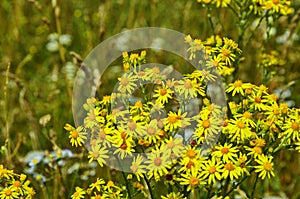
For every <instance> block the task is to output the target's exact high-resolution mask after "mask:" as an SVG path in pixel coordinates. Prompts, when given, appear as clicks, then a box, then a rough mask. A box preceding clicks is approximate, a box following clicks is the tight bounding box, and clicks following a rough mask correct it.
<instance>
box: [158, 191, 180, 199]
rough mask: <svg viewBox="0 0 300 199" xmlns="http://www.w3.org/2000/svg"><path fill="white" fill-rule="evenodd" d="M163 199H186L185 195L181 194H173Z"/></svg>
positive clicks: (162, 197) (162, 198)
mask: <svg viewBox="0 0 300 199" xmlns="http://www.w3.org/2000/svg"><path fill="white" fill-rule="evenodd" d="M161 199H186V197H184V195H183V194H181V193H180V192H178V193H175V192H171V193H169V194H167V195H166V196H161Z"/></svg>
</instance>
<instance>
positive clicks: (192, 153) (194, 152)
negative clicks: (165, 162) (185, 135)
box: [178, 146, 206, 173]
mask: <svg viewBox="0 0 300 199" xmlns="http://www.w3.org/2000/svg"><path fill="white" fill-rule="evenodd" d="M205 159H206V157H203V154H201V151H200V150H198V149H196V148H195V147H192V146H188V147H187V148H186V149H185V151H184V153H183V154H182V159H181V161H180V165H181V168H180V169H179V170H178V172H186V173H188V172H190V171H191V170H192V169H195V170H199V169H200V168H201V164H202V163H203V161H204V160H205Z"/></svg>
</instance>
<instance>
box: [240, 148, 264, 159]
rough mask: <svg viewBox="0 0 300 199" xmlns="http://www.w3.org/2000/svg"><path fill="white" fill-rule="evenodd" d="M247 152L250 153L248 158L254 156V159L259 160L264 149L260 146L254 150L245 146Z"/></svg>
mask: <svg viewBox="0 0 300 199" xmlns="http://www.w3.org/2000/svg"><path fill="white" fill-rule="evenodd" d="M244 147H245V149H246V150H247V151H250V152H249V153H247V155H248V156H250V155H253V157H254V158H257V157H258V156H260V155H262V154H263V151H262V148H261V147H259V146H255V147H253V148H251V147H248V146H244Z"/></svg>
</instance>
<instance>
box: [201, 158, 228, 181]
mask: <svg viewBox="0 0 300 199" xmlns="http://www.w3.org/2000/svg"><path fill="white" fill-rule="evenodd" d="M202 169H203V171H202V172H201V174H202V177H203V178H205V179H208V184H213V183H215V182H216V179H217V180H221V179H222V175H221V174H222V171H223V166H222V164H221V162H220V161H216V159H215V158H212V159H211V160H207V161H205V162H204V163H203V164H202Z"/></svg>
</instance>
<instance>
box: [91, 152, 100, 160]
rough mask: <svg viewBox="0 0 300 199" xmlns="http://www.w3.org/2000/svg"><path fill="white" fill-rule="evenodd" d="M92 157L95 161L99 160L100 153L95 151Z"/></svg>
mask: <svg viewBox="0 0 300 199" xmlns="http://www.w3.org/2000/svg"><path fill="white" fill-rule="evenodd" d="M92 155H93V157H94V158H95V159H97V158H98V157H99V152H98V151H93V153H92Z"/></svg>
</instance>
